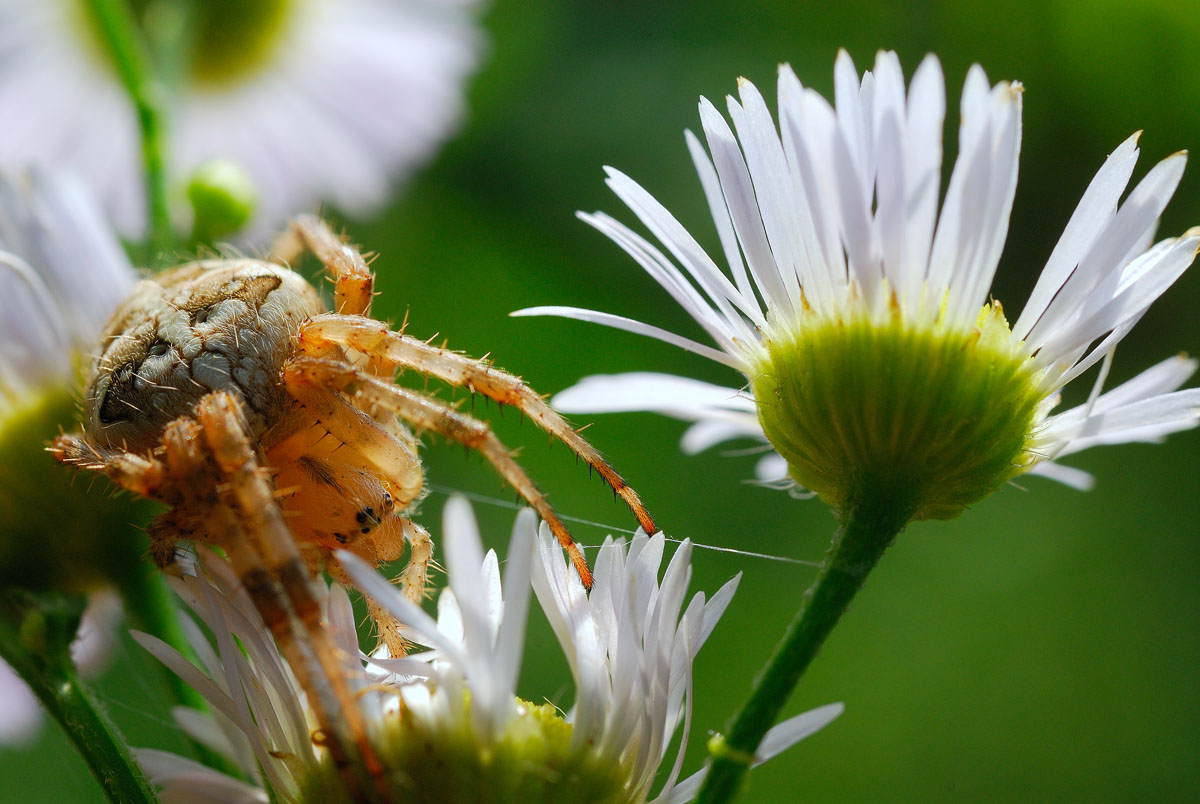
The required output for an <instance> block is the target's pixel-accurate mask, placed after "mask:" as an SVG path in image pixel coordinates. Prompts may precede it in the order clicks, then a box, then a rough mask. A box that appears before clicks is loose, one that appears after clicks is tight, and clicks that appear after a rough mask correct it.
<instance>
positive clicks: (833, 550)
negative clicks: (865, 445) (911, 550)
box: [696, 501, 912, 804]
mask: <svg viewBox="0 0 1200 804" xmlns="http://www.w3.org/2000/svg"><path fill="white" fill-rule="evenodd" d="M911 513H912V512H911V510H909V508H908V507H907V506H898V505H896V504H895V503H894V502H892V501H878V502H876V501H868V502H865V503H863V504H860V505H858V506H855V507H854V508H853V509H851V510H850V511H848V512H847V513H846V514H845V515H844V516H843V517H842V526H841V528H840V529H839V530H838V533H837V535H836V536H835V537H834V540H833V544H832V545H831V546H830V548H829V552H828V554H827V555H826V558H825V563H824V564H823V565H822V566H821V570H820V572H819V573H818V574H817V579H816V580H815V581H814V582H813V585H812V586H811V587H809V588H808V590H807V591H806V592H805V593H804V597H803V600H802V602H801V604H800V610H799V611H797V612H796V616H795V618H794V619H793V620H792V622H791V624H790V625H789V626H788V629H787V631H786V632H785V633H784V635H783V639H782V640H781V641H780V642H779V644H778V645H776V647H775V652H774V653H773V654H772V655H771V658H770V659H769V660H768V661H767V664H766V665H765V666H764V667H763V669H762V670H761V671H760V672H759V674H758V676H757V678H755V680H754V685H753V688H752V691H751V693H750V698H749V699H748V700H747V701H746V703H745V704H744V705H743V706H742V708H741V710H740V711H739V712H737V714H735V716H734V719H733V722H732V723H731V724H730V726H729V728H728V729H727V734H725V735H716V736H715V737H713V739H712V740H710V741H709V751H710V753H711V754H712V756H713V762H712V765H711V766H710V768H709V772H708V777H707V778H706V779H705V780H704V786H703V787H702V788H701V790H700V794H699V796H698V797H697V799H696V803H697V804H724V802H727V801H732V800H733V798H734V797H735V796H736V795H737V793H738V792H739V790H740V788H741V786H742V782H743V779H744V777H745V775H746V771H747V770H749V768H750V766H751V765H752V764H753V761H754V753H755V751H757V750H758V745H759V743H761V742H762V738H763V735H765V734H766V733H767V730H768V729H770V728H771V726H772V725H774V723H775V721H776V720H777V719H778V717H779V713H780V711H782V709H783V707H784V704H786V703H787V701H788V698H790V697H791V694H792V690H794V689H795V687H796V684H797V683H798V682H799V681H800V677H801V676H802V675H803V674H804V671H805V670H806V669H807V668H808V666H809V664H810V663H811V662H812V660H813V658H815V657H816V655H817V651H818V650H820V648H821V645H822V644H823V643H824V641H825V638H826V637H827V636H829V632H830V631H832V630H833V627H834V626H835V625H837V623H838V620H839V619H840V618H841V616H842V613H843V612H845V611H846V609H847V608H848V607H849V605H850V601H851V600H853V598H854V595H855V594H856V593H857V592H858V590H859V589H860V588H862V585H863V581H865V580H866V578H867V574H868V573H869V572H870V571H871V569H872V568H874V566H875V564H876V562H878V561H879V558H880V556H882V555H883V552H884V550H886V549H887V548H888V546H889V545H890V544H891V543H892V541H893V540H894V539H895V538H896V535H897V534H898V533H899V532H900V531H901V530H902V529H903V528H904V526H905V524H907V522H908V520H909V517H910V516H911Z"/></svg>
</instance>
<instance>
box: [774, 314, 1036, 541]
mask: <svg viewBox="0 0 1200 804" xmlns="http://www.w3.org/2000/svg"><path fill="white" fill-rule="evenodd" d="M764 345H765V347H766V349H765V353H764V355H763V356H762V357H761V358H759V361H758V365H757V366H756V367H755V368H756V369H757V371H756V374H754V375H752V380H751V388H752V390H753V391H754V396H755V398H756V399H757V401H758V415H759V420H760V422H761V423H762V426H763V429H764V430H765V431H766V434H767V437H768V438H769V439H770V440H771V443H772V444H773V445H774V447H775V449H776V450H777V451H778V452H779V453H780V454H781V455H782V456H783V457H784V458H785V459H787V462H788V466H789V471H790V474H791V476H792V478H793V479H795V480H796V482H798V483H800V484H801V485H803V486H804V487H806V488H808V489H811V490H812V491H814V492H816V493H817V494H818V495H819V496H820V497H821V498H822V499H823V500H825V501H826V502H827V503H829V504H830V505H831V506H833V507H834V509H835V510H836V511H838V512H839V513H844V512H847V511H849V510H851V509H852V508H854V507H856V506H858V505H861V504H863V503H864V502H870V503H879V502H882V501H887V502H889V503H890V504H891V505H894V506H899V507H901V508H903V509H904V510H906V511H910V512H911V514H910V518H913V519H928V518H936V519H945V518H949V517H953V516H957V515H958V514H959V513H961V512H962V510H963V509H964V508H965V507H966V506H968V505H971V504H972V503H974V502H976V501H978V500H980V499H982V498H983V497H985V496H986V495H988V494H990V493H991V492H992V491H994V490H995V489H996V488H998V487H999V486H1000V485H1002V484H1003V483H1005V482H1006V481H1008V480H1010V479H1011V478H1013V477H1014V476H1016V475H1018V474H1021V473H1022V472H1023V471H1025V470H1027V469H1028V468H1029V466H1030V465H1031V463H1032V461H1033V457H1034V456H1033V455H1032V454H1031V453H1030V452H1029V448H1030V438H1031V430H1032V428H1033V425H1034V423H1035V417H1036V414H1037V412H1038V406H1039V403H1040V402H1041V399H1042V396H1043V394H1042V393H1041V391H1040V390H1039V387H1038V383H1037V379H1038V374H1039V372H1038V369H1037V366H1036V364H1035V363H1034V361H1033V360H1032V359H1031V358H1029V357H1028V356H1026V355H1025V354H1024V352H1023V351H1022V349H1021V344H1020V342H1019V341H1017V339H1016V338H1014V337H1013V336H1012V334H1011V332H1010V330H1009V327H1008V322H1007V321H1005V319H1004V314H1003V312H1002V310H1001V309H1000V306H999V304H995V305H994V306H993V305H986V306H984V308H983V310H982V311H981V312H980V314H979V317H978V319H977V321H976V323H975V326H974V327H971V328H969V329H967V330H965V331H964V330H962V329H952V328H949V327H946V326H944V325H940V324H932V325H920V324H913V323H911V322H909V321H907V320H905V318H904V317H903V316H902V315H901V314H900V313H899V311H895V310H894V311H893V312H892V313H890V314H889V315H887V316H886V320H883V321H881V320H879V317H872V316H869V315H867V314H866V313H865V312H863V313H856V314H853V315H850V316H846V317H840V318H834V319H830V318H828V317H823V316H817V315H813V316H809V317H807V318H806V319H805V320H804V321H802V322H800V323H799V324H798V325H793V326H789V327H775V328H774V329H773V330H772V332H771V334H770V337H768V338H767V341H766V343H765V344H764Z"/></svg>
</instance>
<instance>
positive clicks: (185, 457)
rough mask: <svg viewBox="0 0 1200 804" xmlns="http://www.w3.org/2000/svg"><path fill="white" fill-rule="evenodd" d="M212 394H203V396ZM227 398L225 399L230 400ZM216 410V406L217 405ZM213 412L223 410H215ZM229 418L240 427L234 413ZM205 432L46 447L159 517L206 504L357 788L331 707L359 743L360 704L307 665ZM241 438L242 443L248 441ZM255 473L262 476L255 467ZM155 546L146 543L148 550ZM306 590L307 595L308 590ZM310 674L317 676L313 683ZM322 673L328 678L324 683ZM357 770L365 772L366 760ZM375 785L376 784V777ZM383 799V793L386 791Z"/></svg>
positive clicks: (338, 677) (316, 647) (65, 441)
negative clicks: (124, 443) (155, 447)
mask: <svg viewBox="0 0 1200 804" xmlns="http://www.w3.org/2000/svg"><path fill="white" fill-rule="evenodd" d="M218 395H219V394H210V395H209V396H208V397H205V398H204V400H202V402H203V401H205V400H208V399H210V398H211V397H215V396H218ZM221 395H223V394H221ZM227 401H229V402H232V400H227ZM217 413H218V414H220V411H217ZM220 418H225V417H224V416H221V417H220ZM234 422H235V423H236V424H237V425H238V426H239V427H240V422H239V421H238V420H237V417H236V416H235V417H234ZM225 424H228V422H225ZM205 435H206V432H205V429H204V428H203V427H202V426H201V425H200V424H199V423H198V422H196V421H194V420H192V419H189V418H187V417H181V418H179V419H176V420H174V421H172V422H170V423H169V424H168V425H167V426H166V428H165V429H164V431H163V445H164V452H165V457H166V463H164V462H163V461H160V460H158V459H157V458H154V457H152V456H141V455H134V454H133V453H127V452H118V451H113V450H107V449H104V448H101V447H98V446H96V445H93V444H90V443H88V442H86V441H84V440H83V439H81V438H79V437H77V436H74V435H65V434H64V435H60V436H58V437H57V438H56V439H55V440H54V441H53V442H52V444H51V447H50V451H51V453H52V454H54V456H55V457H56V458H57V459H58V460H59V461H61V462H62V463H65V464H68V465H71V466H75V467H78V468H81V469H88V470H93V471H101V472H103V473H104V474H105V475H107V476H108V477H109V478H110V479H111V480H112V481H113V482H115V483H116V484H118V485H119V486H121V487H122V488H124V489H126V490H127V491H130V492H133V493H134V494H138V495H140V496H143V497H148V498H150V499H155V500H159V501H160V502H163V503H166V504H168V505H171V506H175V508H174V509H173V510H172V511H169V512H167V513H166V514H163V515H162V517H160V518H159V519H162V518H163V517H166V518H173V517H177V516H181V515H183V516H188V514H180V513H179V512H181V511H206V512H207V514H206V515H205V516H204V517H203V519H204V520H205V522H204V523H203V524H204V528H203V530H204V533H205V535H206V537H207V538H208V540H209V541H210V542H212V543H214V544H216V545H217V546H218V547H221V548H222V549H223V550H225V552H226V553H227V555H228V557H229V560H230V564H231V565H232V566H233V568H234V572H236V573H237V575H238V577H239V579H240V582H241V584H242V587H243V588H244V589H245V590H246V593H247V595H249V597H250V599H251V602H253V604H254V606H255V608H256V609H257V610H258V612H259V615H260V616H261V617H262V618H263V622H264V624H265V625H266V626H267V628H268V630H269V631H270V632H271V635H272V637H273V638H274V639H275V642H276V644H277V645H278V646H279V650H280V652H281V653H282V654H283V655H284V657H285V658H286V659H287V662H288V664H289V665H290V666H291V668H292V672H293V673H294V674H295V675H296V680H297V682H298V683H299V684H300V685H301V688H302V689H304V690H305V692H306V693H307V694H308V696H309V698H310V701H311V704H312V705H313V707H314V709H315V710H316V712H317V719H318V722H319V723H320V724H321V730H322V732H324V735H325V740H324V741H323V743H322V744H323V745H324V746H325V747H326V749H327V750H329V753H330V758H331V759H332V760H333V762H334V765H335V766H336V767H337V768H338V771H339V774H340V775H341V776H342V779H343V781H344V782H345V783H346V784H347V786H348V787H347V789H348V790H351V791H356V790H359V789H361V787H362V785H361V784H360V782H359V780H358V778H357V775H356V769H355V768H354V767H353V763H351V762H350V761H349V759H348V757H349V753H348V751H347V748H346V745H347V743H346V742H345V738H344V736H343V735H342V734H341V728H342V727H341V724H342V722H343V721H341V720H338V719H337V718H336V717H335V716H334V715H333V713H335V712H338V711H339V710H341V711H342V712H344V713H345V715H346V723H347V724H348V725H350V727H351V730H353V728H354V726H353V723H354V721H355V720H357V721H358V722H359V732H358V733H361V734H363V740H362V742H363V743H364V744H365V743H366V739H365V726H363V724H362V722H361V721H362V717H361V712H359V710H358V707H357V706H356V705H355V702H354V700H353V698H352V697H351V696H350V693H349V691H348V690H346V689H345V686H346V685H345V679H346V676H345V673H344V672H337V673H334V674H333V675H330V673H329V672H328V669H327V668H326V667H324V666H321V665H320V664H319V663H318V669H317V672H316V673H314V672H312V671H311V669H310V668H311V667H312V664H313V662H314V661H316V660H317V658H318V657H317V656H312V657H310V656H308V655H306V654H305V653H304V651H303V649H302V644H301V643H300V642H299V641H298V640H297V639H296V634H295V632H294V630H293V629H294V628H295V624H294V623H293V622H292V618H291V616H290V614H289V608H291V606H290V605H289V600H288V597H287V596H286V595H285V594H284V592H283V591H281V589H280V586H279V585H278V584H277V583H276V582H275V579H274V578H273V577H272V576H271V574H270V572H268V571H267V569H266V567H265V566H264V560H265V556H264V554H262V553H256V552H255V551H254V550H252V549H251V542H252V539H251V538H250V537H249V535H248V534H247V533H246V532H245V531H244V530H243V529H242V527H241V525H240V523H239V520H238V514H237V513H236V512H235V510H234V508H233V507H231V505H229V504H228V503H227V502H226V501H223V500H222V499H220V494H219V493H218V492H217V486H218V482H217V480H218V475H224V476H226V477H227V476H228V473H221V472H220V470H219V469H218V468H217V466H216V465H215V463H213V462H210V461H209V459H208V456H209V454H210V453H209V451H208V450H207V449H206V445H204V444H203V441H204V436H205ZM234 440H236V439H234ZM246 446H247V448H248V444H247V445H246ZM212 457H213V458H215V457H216V456H215V455H213V456H212ZM250 471H251V472H253V469H252V468H251V470H250ZM259 479H260V480H261V475H260V476H259ZM239 507H240V506H239ZM156 522H158V520H156ZM169 531H170V525H169V524H168V525H167V526H165V527H154V526H152V527H151V538H156V537H155V534H156V533H158V532H169ZM168 539H169V541H170V549H171V550H172V551H173V548H174V544H175V541H176V539H177V537H176V536H175V535H174V534H171V535H170V536H168ZM289 541H290V538H289ZM154 549H155V548H154V547H153V546H152V550H154ZM156 556H157V551H156ZM281 577H282V576H281ZM309 596H310V597H311V591H310V593H309ZM317 626H318V629H319V630H322V631H323V629H320V626H319V623H318V624H317ZM324 636H325V640H321V639H319V638H318V639H317V640H316V641H314V642H312V643H310V644H311V645H312V651H313V653H314V654H319V653H320V651H321V650H326V651H327V652H328V651H329V650H332V651H337V650H338V649H337V647H336V646H334V645H332V644H330V645H328V646H321V645H320V644H319V643H321V642H322V641H325V642H329V643H332V640H331V639H329V638H328V633H327V632H326V633H325V634H324ZM328 655H329V656H330V657H333V658H335V659H336V657H337V655H338V654H337V653H328ZM317 679H321V680H322V681H321V682H320V683H319V682H318V681H317ZM325 681H328V682H329V683H328V684H326V683H323V682H325ZM339 682H340V684H341V686H342V688H343V689H342V695H339V694H338V692H337V691H336V690H335V687H336V686H337V685H338V683H339ZM339 698H341V704H339V702H338V699H339ZM362 756H363V757H364V761H366V762H368V763H369V762H370V760H368V759H367V758H368V757H372V758H373V756H374V754H373V751H371V750H370V747H369V746H368V752H367V753H364V754H362ZM374 763H375V764H378V760H374ZM364 770H366V772H367V773H368V774H371V770H370V768H366V769H364ZM381 773H382V770H378V771H376V772H375V774H374V775H375V776H376V777H378V775H379V774H381ZM380 787H381V788H382V785H380ZM384 800H385V801H386V796H385V798H384Z"/></svg>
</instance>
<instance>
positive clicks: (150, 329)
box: [84, 259, 325, 452]
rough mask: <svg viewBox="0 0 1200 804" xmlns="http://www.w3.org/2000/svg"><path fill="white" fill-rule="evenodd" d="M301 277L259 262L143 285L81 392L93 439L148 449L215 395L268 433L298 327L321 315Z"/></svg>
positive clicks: (211, 265)
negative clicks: (236, 402)
mask: <svg viewBox="0 0 1200 804" xmlns="http://www.w3.org/2000/svg"><path fill="white" fill-rule="evenodd" d="M324 309H325V306H324V304H323V303H322V302H321V298H320V296H319V295H318V294H317V292H316V290H315V289H314V288H313V287H312V285H310V284H309V283H308V282H307V281H306V280H305V279H304V278H303V277H301V276H300V275H299V274H297V273H295V272H293V271H290V270H288V269H286V268H282V267H280V266H277V265H271V264H269V263H265V262H259V261H257V260H248V259H243V260H207V261H202V262H196V263H189V264H187V265H182V266H180V267H178V268H175V269H172V270H170V271H166V272H164V273H162V274H159V275H158V276H156V277H155V278H154V279H148V280H145V281H143V282H141V283H139V284H138V286H137V287H136V288H134V291H133V293H131V294H130V296H129V298H128V299H126V301H125V303H124V304H123V305H121V307H120V308H119V309H118V310H117V311H116V313H114V314H113V317H112V318H111V319H110V320H109V322H108V326H107V327H106V328H105V332H104V337H103V340H102V341H101V348H102V352H101V354H100V355H99V356H98V358H97V360H96V362H95V363H94V365H93V366H92V369H91V373H90V376H89V378H88V383H87V390H86V393H85V396H84V408H85V409H84V421H85V424H86V426H87V430H88V434H89V435H90V436H91V437H92V438H94V439H95V440H96V441H97V442H99V443H101V444H104V445H106V446H111V447H121V448H124V449H126V450H130V451H135V452H141V451H145V450H149V449H151V448H153V447H155V446H157V445H158V444H159V442H160V441H161V438H162V432H163V428H164V427H165V426H166V424H167V423H168V422H170V421H171V420H172V419H175V418H177V417H179V416H183V415H187V414H190V413H191V412H192V410H193V409H194V407H195V405H196V403H197V402H199V400H200V399H201V397H203V396H204V395H205V394H208V393H210V392H212V391H217V390H224V391H231V392H233V393H235V394H236V395H237V396H238V397H240V398H241V400H242V402H243V405H242V407H243V410H244V412H245V414H246V418H247V423H248V425H249V427H250V431H251V432H252V433H254V434H256V435H261V434H262V433H263V432H264V431H265V430H266V429H267V428H268V427H269V426H271V425H272V424H273V423H274V422H275V420H276V419H277V417H278V416H279V415H280V412H281V411H282V410H285V409H286V407H285V406H286V404H287V398H288V397H287V394H286V392H285V391H284V390H283V388H282V387H281V386H280V383H279V376H280V371H281V369H282V368H283V364H284V362H285V361H286V360H287V359H288V358H289V357H291V356H292V353H293V352H294V350H295V336H296V333H297V332H298V331H299V328H300V324H301V323H303V322H304V321H305V320H306V319H308V318H309V317H311V316H313V315H316V314H318V313H321V312H323V311H324Z"/></svg>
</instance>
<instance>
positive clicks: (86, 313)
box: [0, 172, 137, 420]
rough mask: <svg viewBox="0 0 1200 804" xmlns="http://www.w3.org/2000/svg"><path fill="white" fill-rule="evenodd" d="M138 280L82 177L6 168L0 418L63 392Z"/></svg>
mask: <svg viewBox="0 0 1200 804" xmlns="http://www.w3.org/2000/svg"><path fill="white" fill-rule="evenodd" d="M136 280H137V276H136V274H135V273H134V270H133V267H132V266H131V265H130V263H129V258H128V257H127V256H126V255H125V252H124V250H123V249H122V248H121V244H120V242H118V240H117V238H116V236H115V235H114V234H113V233H112V231H111V230H110V229H109V227H108V224H107V223H106V222H105V221H104V219H103V217H102V216H101V215H100V212H99V210H98V209H97V208H96V207H95V205H94V204H93V202H92V200H91V198H90V197H89V196H88V195H87V193H86V192H85V191H84V189H83V188H82V187H81V186H79V184H78V182H76V181H74V180H72V179H68V178H65V177H63V176H61V175H57V174H47V173H40V172H34V173H30V174H27V175H25V176H24V177H23V178H21V179H16V180H14V179H11V178H5V177H3V176H0V340H2V341H3V343H4V348H3V349H2V350H0V420H2V418H3V417H4V416H6V415H11V414H12V413H13V412H15V411H17V410H19V409H21V408H23V407H25V406H27V405H28V404H29V403H30V401H31V400H34V399H38V398H40V396H41V394H42V392H43V391H44V390H45V389H48V388H49V389H54V390H56V391H64V390H65V389H66V388H67V387H68V386H69V385H70V383H72V382H73V381H74V380H75V370H76V368H77V365H76V364H77V362H78V360H79V359H80V357H81V356H82V354H83V352H85V351H86V350H91V349H93V348H94V347H95V344H96V339H97V338H98V337H99V336H100V331H101V330H102V329H103V327H104V323H105V321H107V320H108V316H109V315H110V314H111V313H112V311H113V310H114V309H116V306H117V304H119V303H120V301H121V300H122V299H124V298H125V296H126V294H127V293H128V292H129V290H130V288H132V287H133V283H134V282H135V281H136Z"/></svg>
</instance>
